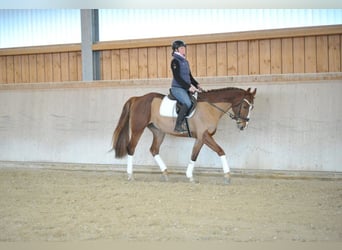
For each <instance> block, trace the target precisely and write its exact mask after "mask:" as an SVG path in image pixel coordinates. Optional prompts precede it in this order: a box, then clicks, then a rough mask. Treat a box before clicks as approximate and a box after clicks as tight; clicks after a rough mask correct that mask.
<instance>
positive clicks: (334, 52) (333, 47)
mask: <svg viewBox="0 0 342 250" xmlns="http://www.w3.org/2000/svg"><path fill="white" fill-rule="evenodd" d="M341 46H342V44H341V39H340V36H339V35H331V36H328V56H329V71H330V72H340V71H341V70H342V69H341V50H342V48H341Z"/></svg>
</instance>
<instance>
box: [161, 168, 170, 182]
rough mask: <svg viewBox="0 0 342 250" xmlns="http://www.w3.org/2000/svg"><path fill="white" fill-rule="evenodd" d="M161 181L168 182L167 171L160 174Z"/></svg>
mask: <svg viewBox="0 0 342 250" xmlns="http://www.w3.org/2000/svg"><path fill="white" fill-rule="evenodd" d="M161 179H162V181H165V182H168V181H169V174H168V172H167V170H164V172H162V175H161Z"/></svg>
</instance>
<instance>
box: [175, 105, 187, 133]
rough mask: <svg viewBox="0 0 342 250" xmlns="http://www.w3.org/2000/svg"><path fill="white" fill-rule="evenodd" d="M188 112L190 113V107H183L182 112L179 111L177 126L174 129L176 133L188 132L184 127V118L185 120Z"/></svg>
mask: <svg viewBox="0 0 342 250" xmlns="http://www.w3.org/2000/svg"><path fill="white" fill-rule="evenodd" d="M187 112H188V107H187V106H186V105H182V106H181V108H180V110H179V113H178V117H177V121H176V126H175V129H174V131H175V132H178V133H185V132H187V130H186V128H184V126H183V122H184V118H185V116H186V114H187Z"/></svg>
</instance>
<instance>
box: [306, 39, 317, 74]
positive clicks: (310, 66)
mask: <svg viewBox="0 0 342 250" xmlns="http://www.w3.org/2000/svg"><path fill="white" fill-rule="evenodd" d="M304 43H305V48H304V50H305V73H316V72H317V61H316V60H317V59H316V58H317V56H316V37H314V36H311V37H305V39H304Z"/></svg>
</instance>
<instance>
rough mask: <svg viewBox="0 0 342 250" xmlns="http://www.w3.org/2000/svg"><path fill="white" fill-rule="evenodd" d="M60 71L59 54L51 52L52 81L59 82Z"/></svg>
mask: <svg viewBox="0 0 342 250" xmlns="http://www.w3.org/2000/svg"><path fill="white" fill-rule="evenodd" d="M61 72H62V71H61V54H60V53H52V75H53V81H54V82H60V81H61V80H62V73H61Z"/></svg>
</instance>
